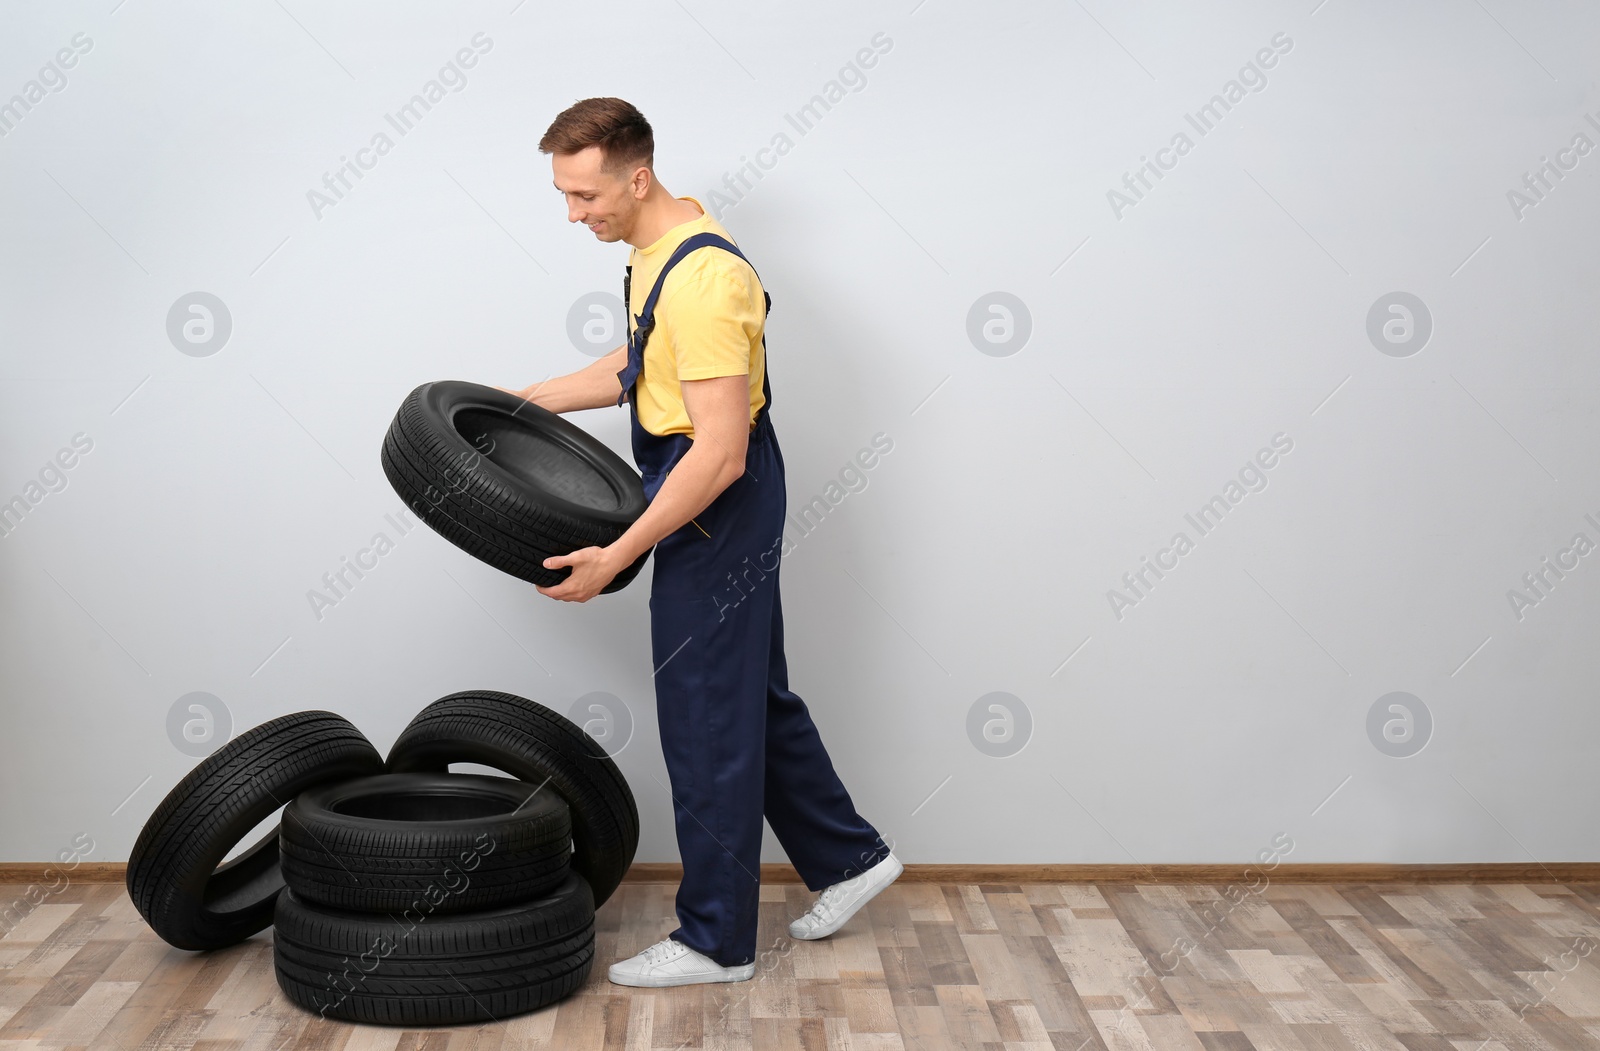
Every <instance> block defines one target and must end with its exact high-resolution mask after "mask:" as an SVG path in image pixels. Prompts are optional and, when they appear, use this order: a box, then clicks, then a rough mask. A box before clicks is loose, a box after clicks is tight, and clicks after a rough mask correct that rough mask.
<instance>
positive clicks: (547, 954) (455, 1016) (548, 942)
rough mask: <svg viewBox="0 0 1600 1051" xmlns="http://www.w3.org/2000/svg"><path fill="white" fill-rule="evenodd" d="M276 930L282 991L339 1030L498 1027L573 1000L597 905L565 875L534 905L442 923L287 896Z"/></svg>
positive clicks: (589, 963) (583, 974)
mask: <svg viewBox="0 0 1600 1051" xmlns="http://www.w3.org/2000/svg"><path fill="white" fill-rule="evenodd" d="M274 924H275V933H274V939H275V940H274V944H273V969H274V971H275V972H276V974H277V978H278V985H279V987H280V988H281V989H282V990H283V991H284V994H285V995H286V996H288V998H289V999H290V1000H291V1001H293V1002H294V1003H296V1004H298V1005H299V1006H301V1007H303V1008H305V1009H306V1010H308V1011H315V1012H316V1013H318V1014H319V1015H321V1016H323V1017H325V1018H334V1019H339V1020H342V1021H347V1022H365V1023H369V1024H379V1025H408V1026H419V1025H463V1024H468V1023H473V1022H494V1021H499V1020H500V1019H503V1018H507V1017H510V1016H511V1015H517V1014H523V1013H526V1012H528V1011H536V1010H538V1009H539V1008H541V1007H544V1006H546V1005H548V1004H551V1003H554V1002H555V1001H557V1000H560V999H562V998H563V997H566V996H568V995H570V994H572V993H573V992H575V991H576V990H578V989H579V988H581V987H582V986H583V983H584V982H585V981H586V980H587V979H588V977H589V972H590V970H591V969H592V968H593V966H594V950H595V944H594V899H593V897H592V896H591V894H590V892H589V885H588V884H587V883H585V882H584V880H583V878H582V877H581V876H579V875H577V874H576V873H573V872H570V871H569V873H568V876H567V878H566V879H565V880H564V881H563V882H562V883H561V885H560V886H558V887H556V888H555V889H554V890H552V891H550V892H549V893H547V894H545V895H544V896H542V897H540V898H538V899H535V900H532V901H527V902H524V903H522V904H518V905H512V906H507V907H505V908H501V909H495V910H490V911H486V912H469V913H459V914H453V915H442V916H441V915H431V914H427V913H425V912H422V911H420V910H418V911H408V912H406V913H403V914H400V915H394V916H385V915H379V914H376V913H364V912H346V911H343V910H339V909H330V908H327V907H326V906H321V905H313V904H311V903H310V902H307V901H304V900H302V899H301V898H300V897H299V895H298V894H296V893H295V892H293V891H289V892H288V893H285V894H284V895H283V896H282V897H280V898H279V899H278V908H277V915H276V918H275V921H274Z"/></svg>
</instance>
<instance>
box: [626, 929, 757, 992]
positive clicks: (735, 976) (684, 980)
mask: <svg viewBox="0 0 1600 1051" xmlns="http://www.w3.org/2000/svg"><path fill="white" fill-rule="evenodd" d="M755 973H756V965H755V964H754V963H747V964H745V965H744V966H742V967H724V966H722V965H721V964H719V963H718V962H717V961H715V960H713V959H712V958H711V957H709V956H706V955H704V954H703V953H698V952H695V951H694V950H693V949H691V948H689V947H688V946H687V945H685V944H683V943H682V942H680V941H677V940H675V939H672V938H662V939H661V940H660V941H658V942H656V943H655V944H654V945H652V946H650V947H649V948H648V949H646V950H644V951H643V952H641V953H640V954H639V955H637V956H631V957H629V958H628V959H626V960H623V961H621V962H620V963H614V964H612V965H611V969H610V970H609V971H607V972H606V977H607V978H610V979H611V981H612V982H613V983H614V984H616V985H633V986H642V987H645V988H651V989H658V988H661V987H663V986H668V985H695V984H697V983H699V982H743V981H748V980H749V979H751V978H753V977H755Z"/></svg>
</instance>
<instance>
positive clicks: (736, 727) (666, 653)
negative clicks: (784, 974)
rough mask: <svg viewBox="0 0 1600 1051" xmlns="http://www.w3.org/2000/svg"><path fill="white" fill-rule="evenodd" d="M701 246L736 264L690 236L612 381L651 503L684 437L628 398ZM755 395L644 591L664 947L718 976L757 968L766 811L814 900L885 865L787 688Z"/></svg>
mask: <svg viewBox="0 0 1600 1051" xmlns="http://www.w3.org/2000/svg"><path fill="white" fill-rule="evenodd" d="M704 247H715V248H718V249H722V250H725V251H729V252H732V253H733V254H735V255H737V256H739V258H741V259H743V258H744V254H743V253H742V252H740V251H739V249H738V248H736V247H734V245H733V244H732V243H731V242H730V241H728V240H726V239H725V238H722V237H719V236H717V235H716V234H711V233H702V234H696V235H694V236H692V237H689V238H688V239H686V240H685V241H684V243H683V244H682V245H681V246H679V248H678V249H677V250H676V251H675V252H673V254H672V256H671V257H670V258H669V259H668V260H667V263H666V265H665V266H663V267H662V268H661V274H660V276H659V277H658V278H657V279H656V283H655V287H654V288H652V289H651V290H650V295H649V297H648V298H647V299H646V300H645V302H644V311H643V313H641V314H639V315H638V316H637V317H636V318H635V319H634V321H635V325H636V327H635V328H634V330H633V332H631V333H630V334H629V338H628V364H627V367H626V368H624V369H623V370H622V371H621V372H619V373H618V374H617V377H618V379H619V380H620V381H621V383H622V390H623V396H624V397H628V400H629V405H630V407H631V409H630V411H631V415H632V421H633V427H632V432H633V455H634V459H635V461H636V462H637V463H638V465H639V471H640V473H641V474H642V475H643V478H644V491H645V495H646V497H647V498H648V499H651V500H654V499H655V495H656V493H657V492H658V491H659V490H660V488H661V484H662V482H663V481H665V479H666V476H667V472H669V471H670V470H672V468H673V466H674V465H675V464H676V463H677V462H678V460H679V459H681V458H682V457H683V454H684V453H685V452H687V451H688V449H689V447H690V445H691V444H692V440H691V439H690V438H689V437H688V436H687V435H684V434H672V435H666V436H661V435H657V434H652V433H651V432H650V431H648V430H646V429H645V428H644V427H643V426H642V425H641V424H640V423H639V409H638V398H637V391H635V390H634V387H635V383H636V380H637V377H638V375H639V373H640V372H641V371H642V369H643V367H644V348H645V343H646V341H647V340H648V339H649V338H650V331H651V329H652V328H653V327H654V325H655V307H656V300H657V299H658V298H659V297H660V295H661V286H662V284H663V283H664V282H665V280H666V277H667V274H668V273H669V272H670V271H671V270H672V268H673V266H674V265H676V264H677V262H678V261H679V260H680V259H682V258H683V257H684V256H686V255H688V254H689V253H690V252H692V251H694V250H696V249H698V248H704ZM631 277H632V272H631V269H630V272H629V279H630V280H629V282H626V283H624V286H623V302H624V303H627V304H629V305H628V307H627V309H629V310H631V309H632V305H631V303H630V302H629V299H628V295H629V293H630V291H631V289H630V288H629V284H631ZM766 306H767V308H768V310H770V309H771V306H772V298H771V297H770V296H768V297H767V303H766ZM762 346H763V349H764V348H765V346H766V343H765V337H764V336H763V342H762ZM630 391H633V395H632V396H631V397H629V392H630ZM761 393H762V396H763V399H764V404H763V405H762V406H761V408H760V410H759V411H758V413H757V417H756V423H755V428H754V429H753V430H752V431H751V432H750V440H749V447H748V452H747V454H746V456H745V473H744V474H742V475H740V477H739V479H738V480H737V481H735V482H734V483H732V484H731V485H729V486H728V487H727V488H726V489H724V490H723V491H722V492H721V493H719V494H718V495H717V498H716V499H715V500H713V501H712V502H711V505H710V506H709V507H707V508H706V509H705V510H704V511H701V512H700V513H699V514H698V515H696V516H695V518H694V520H693V521H691V522H688V523H686V524H685V525H684V526H683V527H682V528H680V529H678V530H676V531H675V532H673V533H672V534H670V535H669V536H667V537H665V538H663V539H662V540H661V541H660V542H659V543H658V544H656V547H655V571H654V572H655V575H654V579H653V581H652V588H651V593H650V641H651V649H652V655H653V658H654V659H653V661H652V663H653V665H654V667H655V669H656V673H655V681H656V715H657V719H658V721H659V724H660V728H661V750H662V754H663V756H664V758H665V759H666V764H667V774H668V777H669V779H670V781H671V784H672V814H673V821H674V824H675V826H676V828H677V834H678V850H679V853H680V854H681V855H682V858H683V882H682V883H681V884H679V886H678V896H677V913H678V922H679V927H678V928H677V929H676V930H674V931H673V932H672V934H671V937H673V938H675V939H677V940H678V941H680V942H683V943H684V944H685V945H687V946H689V947H690V948H691V949H694V950H696V951H697V952H700V953H703V954H705V955H706V956H709V957H710V958H711V959H713V960H715V961H716V962H717V963H719V964H721V965H722V966H724V967H733V966H738V965H741V964H747V963H753V962H754V961H755V955H756V911H757V910H756V905H757V901H758V890H759V886H760V872H761V819H762V817H763V815H765V817H766V819H767V822H768V823H769V824H770V825H771V826H772V831H773V832H774V833H775V834H776V835H777V837H778V842H779V843H781V844H782V845H783V849H784V851H785V852H786V853H787V854H788V856H789V860H790V862H792V863H793V865H794V867H795V869H796V871H798V872H799V874H800V878H801V879H803V880H804V881H805V884H806V886H807V887H809V888H810V889H811V890H813V891H816V890H821V889H822V888H824V887H827V886H829V885H831V884H834V883H838V882H840V881H842V880H845V879H849V878H850V877H852V876H855V875H858V874H860V873H861V872H863V871H865V870H866V869H868V868H870V867H871V866H872V865H874V864H876V863H877V862H879V861H881V860H883V859H884V858H885V857H887V856H888V854H889V847H888V846H887V845H886V844H885V843H884V841H883V839H882V837H881V836H879V834H878V830H877V829H875V828H874V827H873V826H872V825H871V824H869V823H868V822H867V821H866V819H865V818H863V817H862V816H861V815H860V814H858V813H856V808H855V805H854V804H853V803H852V802H851V801H850V794H849V793H848V792H846V791H845V787H844V784H843V783H842V782H841V781H840V780H839V776H838V774H836V773H835V772H834V769H833V762H832V760H831V759H829V758H828V752H827V750H826V749H825V748H823V746H822V739H821V737H820V736H818V734H817V728H816V726H815V724H813V723H812V721H811V714H810V712H808V711H807V710H806V706H805V702H804V701H802V700H801V699H800V698H799V697H797V696H796V695H795V694H793V693H791V692H790V690H789V671H788V665H787V663H786V662H785V659H784V654H783V611H782V607H781V605H780V603H779V598H778V563H779V560H780V558H781V557H782V547H783V521H784V515H785V513H786V507H785V504H786V489H785V482H784V472H783V454H782V453H781V452H780V451H779V449H778V439H777V436H776V435H775V434H774V433H773V430H772V421H771V418H770V417H769V415H768V412H767V410H768V408H770V406H771V404H772V388H771V384H770V383H769V382H768V381H767V379H766V377H765V376H763V379H762V386H761ZM621 403H622V399H621V398H619V399H618V404H619V405H620V404H621Z"/></svg>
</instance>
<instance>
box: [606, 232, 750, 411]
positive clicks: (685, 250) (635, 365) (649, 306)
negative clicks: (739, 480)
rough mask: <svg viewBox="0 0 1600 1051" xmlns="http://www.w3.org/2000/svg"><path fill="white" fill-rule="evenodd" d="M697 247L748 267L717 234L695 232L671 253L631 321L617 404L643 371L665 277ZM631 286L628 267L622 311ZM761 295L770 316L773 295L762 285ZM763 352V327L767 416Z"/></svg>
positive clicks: (631, 271) (618, 375) (748, 261)
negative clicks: (718, 250) (728, 254)
mask: <svg viewBox="0 0 1600 1051" xmlns="http://www.w3.org/2000/svg"><path fill="white" fill-rule="evenodd" d="M699 248H721V249H723V250H724V251H727V252H732V253H733V254H734V255H736V256H738V257H739V258H740V259H744V261H745V263H746V264H750V260H748V259H745V255H744V253H743V252H741V251H739V249H738V246H736V245H735V244H734V243H733V242H732V241H729V240H728V239H727V238H726V237H723V236H721V235H720V234H714V233H709V232H707V233H698V234H695V235H694V236H693V237H688V238H685V239H684V242H683V243H682V244H680V245H679V246H678V247H677V248H676V249H675V250H674V251H673V253H672V255H671V256H669V257H668V259H667V262H666V265H665V266H663V267H662V268H661V273H660V274H658V275H656V283H655V286H654V287H653V288H651V289H650V294H649V295H648V296H646V297H645V300H644V309H643V310H642V311H640V313H639V314H638V315H637V316H635V317H634V319H633V320H634V330H633V332H631V333H630V334H629V335H628V363H627V365H625V366H624V367H623V369H622V371H621V372H619V373H617V379H618V380H619V381H620V382H621V384H622V393H621V394H619V395H617V404H618V405H621V404H622V402H623V399H624V398H625V397H626V396H627V393H628V391H630V390H632V389H633V385H634V383H635V381H636V380H637V379H638V377H639V373H640V372H642V371H643V370H644V346H645V343H646V342H647V341H648V340H649V339H650V333H651V331H652V330H653V329H654V328H655V327H656V301H657V300H658V299H660V298H661V289H662V287H663V286H664V285H665V284H666V283H667V275H668V274H669V273H671V272H672V268H673V267H675V266H677V265H678V262H679V261H680V260H681V259H683V257H684V256H686V255H688V254H689V253H690V252H693V251H695V250H696V249H699ZM750 269H751V271H752V272H754V271H755V266H754V265H750ZM756 280H757V281H760V280H761V275H760V274H756ZM632 285H633V268H632V267H628V272H627V276H626V277H625V278H624V280H623V283H622V288H623V296H624V299H623V305H622V308H623V309H624V310H630V309H631V306H630V304H629V303H628V300H627V298H626V297H628V296H630V295H631V294H632ZM761 295H762V297H763V298H764V299H765V300H766V303H765V308H766V312H767V313H768V314H770V313H771V312H772V296H771V295H770V294H769V293H768V292H767V288H766V286H765V285H762V286H761ZM766 349H767V333H766V326H765V325H763V326H762V331H761V351H762V371H761V395H762V399H763V404H762V406H761V414H762V415H764V414H765V413H766V411H767V407H768V406H770V405H771V404H772V387H771V384H770V383H769V381H768V375H767V368H766V365H767V361H766Z"/></svg>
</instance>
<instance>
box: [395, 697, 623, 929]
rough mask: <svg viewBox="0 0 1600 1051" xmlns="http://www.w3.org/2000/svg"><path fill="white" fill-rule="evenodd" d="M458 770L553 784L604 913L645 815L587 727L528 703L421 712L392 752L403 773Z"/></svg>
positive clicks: (453, 700)
mask: <svg viewBox="0 0 1600 1051" xmlns="http://www.w3.org/2000/svg"><path fill="white" fill-rule="evenodd" d="M451 763H480V764H482V765H484V766H489V767H493V768H494V769H496V770H502V771H504V772H505V773H508V774H510V775H511V776H512V777H516V778H520V779H521V780H523V781H529V782H532V783H533V784H536V785H537V784H542V783H544V782H545V780H546V779H547V778H548V779H549V787H550V788H553V789H554V790H555V791H556V792H557V793H559V794H560V795H561V797H562V798H563V799H565V800H566V801H567V806H568V807H569V808H570V809H571V812H572V840H573V843H572V867H573V868H574V869H576V870H577V871H578V872H579V873H581V874H582V875H583V877H584V878H585V879H586V880H588V882H589V886H590V887H591V889H592V890H593V892H594V903H595V905H596V907H598V906H600V905H603V904H604V903H605V901H606V899H607V898H609V897H610V896H611V892H612V891H614V890H616V889H617V884H619V883H621V882H622V876H623V874H624V873H626V872H627V871H628V866H629V865H631V864H632V863H633V854H634V851H635V850H636V849H638V846H639V809H638V806H637V804H635V803H634V799H633V791H632V790H631V789H630V788H629V787H628V781H627V779H626V778H625V777H623V776H622V771H621V770H619V769H618V768H617V764H616V763H615V762H614V761H613V760H612V759H611V757H610V756H609V755H607V754H606V752H605V749H603V748H601V747H600V745H599V744H598V743H596V741H595V740H594V738H592V737H590V736H589V735H588V734H586V733H584V732H583V730H582V728H580V727H579V726H577V725H576V724H575V723H573V722H572V721H571V720H570V719H567V718H566V717H565V716H562V715H560V714H558V713H556V712H553V711H551V710H550V709H549V708H546V707H545V706H544V705H542V704H538V703H536V702H534V701H530V700H528V699H527V698H525V697H517V696H514V695H512V694H509V693H497V692H493V691H489V690H469V691H466V692H463V693H453V694H451V695H450V696H448V697H443V698H440V699H439V700H437V701H434V702H433V703H432V704H430V705H428V706H427V707H426V708H424V709H423V710H422V711H421V712H419V713H417V717H416V718H415V719H412V720H411V724H410V725H409V726H407V727H406V728H405V729H404V730H403V731H401V733H400V737H399V739H398V740H396V741H395V743H394V747H393V748H392V749H390V750H389V769H390V770H391V771H393V772H396V773H403V772H411V771H433V772H441V773H442V772H444V771H446V770H448V769H449V767H450V764H451Z"/></svg>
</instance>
